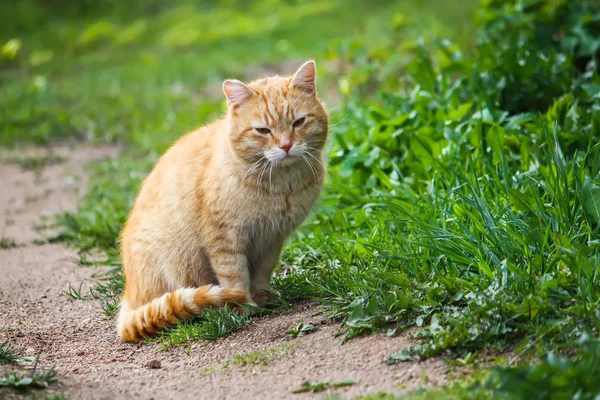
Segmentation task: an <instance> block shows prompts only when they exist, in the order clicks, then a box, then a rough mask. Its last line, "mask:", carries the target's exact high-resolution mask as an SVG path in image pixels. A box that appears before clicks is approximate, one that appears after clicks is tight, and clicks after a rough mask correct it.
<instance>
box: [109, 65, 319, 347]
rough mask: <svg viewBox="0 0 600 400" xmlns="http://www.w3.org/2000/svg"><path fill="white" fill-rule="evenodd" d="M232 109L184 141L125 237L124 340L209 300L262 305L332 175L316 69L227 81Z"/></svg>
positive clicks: (160, 170)
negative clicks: (288, 242) (286, 250)
mask: <svg viewBox="0 0 600 400" xmlns="http://www.w3.org/2000/svg"><path fill="white" fill-rule="evenodd" d="M223 90H224V92H225V95H226V97H227V102H228V112H227V115H226V116H225V117H224V118H223V119H220V120H218V121H215V122H213V123H212V124H210V125H207V126H204V127H202V128H200V129H198V130H196V131H194V132H191V133H189V134H188V135H186V136H184V137H182V138H181V139H179V140H178V141H177V142H176V143H175V144H174V145H173V146H172V147H171V148H170V149H169V150H168V151H167V152H166V153H165V154H164V155H163V156H162V157H161V158H160V160H159V161H158V163H157V164H156V166H155V167H154V169H153V170H152V172H151V173H150V174H149V175H148V177H147V178H146V180H145V181H144V183H143V185H142V188H141V190H140V192H139V194H138V197H137V200H136V202H135V205H134V207H133V209H132V211H131V213H130V215H129V218H128V220H127V223H126V225H125V228H124V229H123V232H122V235H121V255H122V259H123V267H124V272H125V293H124V295H123V298H122V300H121V311H120V315H119V320H118V328H117V330H118V333H119V336H120V337H121V338H122V339H123V340H126V341H133V342H136V341H140V340H142V339H143V338H146V337H150V336H152V335H154V334H155V333H157V332H158V331H160V330H161V329H163V328H164V327H166V326H170V325H174V324H176V323H177V322H179V321H182V320H185V319H188V318H192V317H194V316H196V315H198V314H200V313H201V312H202V310H203V309H204V308H206V307H208V306H221V305H224V304H227V303H234V302H248V303H251V304H263V303H265V302H267V301H269V300H270V295H269V294H268V292H267V291H268V290H269V282H270V276H271V272H272V271H273V268H274V267H275V265H276V263H277V260H278V258H279V254H280V252H281V249H282V246H283V243H284V241H285V239H286V238H287V237H288V236H289V234H290V233H291V232H292V231H293V230H294V229H295V228H296V227H298V225H300V223H302V221H303V220H304V219H305V218H306V216H307V215H308V213H309V211H310V209H311V208H312V206H313V204H314V202H315V201H316V199H317V197H318V195H319V193H320V191H321V189H322V186H323V181H324V179H325V173H326V170H325V160H324V155H323V146H324V144H325V142H326V140H327V128H328V116H327V112H326V111H325V108H324V107H323V105H322V104H321V102H320V101H319V100H318V98H317V96H316V86H315V64H314V62H313V61H309V62H307V63H305V64H304V65H302V66H301V67H300V68H299V69H298V71H297V72H296V73H295V75H293V76H291V77H279V76H274V77H270V78H266V79H261V80H257V81H254V82H252V83H250V84H248V85H245V84H243V83H242V82H240V81H236V80H227V81H225V82H224V83H223Z"/></svg>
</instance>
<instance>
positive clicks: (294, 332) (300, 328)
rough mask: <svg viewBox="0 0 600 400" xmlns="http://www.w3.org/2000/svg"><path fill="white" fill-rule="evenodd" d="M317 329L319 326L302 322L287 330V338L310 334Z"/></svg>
mask: <svg viewBox="0 0 600 400" xmlns="http://www.w3.org/2000/svg"><path fill="white" fill-rule="evenodd" d="M316 330H317V327H316V326H314V325H313V324H310V323H309V324H304V322H300V323H299V324H298V325H297V326H296V327H295V328H292V329H289V330H287V331H285V334H286V338H288V339H291V338H297V337H299V336H304V335H308V334H309V333H313V332H315V331H316Z"/></svg>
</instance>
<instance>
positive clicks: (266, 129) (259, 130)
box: [254, 128, 271, 135]
mask: <svg viewBox="0 0 600 400" xmlns="http://www.w3.org/2000/svg"><path fill="white" fill-rule="evenodd" d="M254 129H256V132H258V133H261V134H263V135H269V134H271V130H270V129H269V128H254Z"/></svg>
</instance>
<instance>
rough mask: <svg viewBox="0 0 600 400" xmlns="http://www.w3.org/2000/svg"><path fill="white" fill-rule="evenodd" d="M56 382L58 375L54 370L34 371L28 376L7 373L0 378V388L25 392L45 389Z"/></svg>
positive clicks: (19, 373) (18, 373)
mask: <svg viewBox="0 0 600 400" xmlns="http://www.w3.org/2000/svg"><path fill="white" fill-rule="evenodd" d="M57 382H58V374H57V372H56V371H55V370H54V369H49V370H46V371H39V370H34V371H33V372H32V373H31V374H29V376H27V374H24V373H21V372H8V373H7V374H6V375H4V376H3V377H1V378H0V387H5V388H11V389H15V390H19V391H26V390H29V389H46V388H48V387H49V386H50V385H51V384H54V383H57Z"/></svg>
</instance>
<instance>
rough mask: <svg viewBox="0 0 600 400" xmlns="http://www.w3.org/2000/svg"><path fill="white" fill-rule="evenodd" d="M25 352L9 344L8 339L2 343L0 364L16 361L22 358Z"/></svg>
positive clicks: (0, 344)
mask: <svg viewBox="0 0 600 400" xmlns="http://www.w3.org/2000/svg"><path fill="white" fill-rule="evenodd" d="M22 356H23V353H22V352H21V351H20V350H18V349H15V348H12V347H10V346H9V345H8V339H7V340H5V341H4V342H2V343H0V364H8V363H16V362H18V361H19V360H21V358H22Z"/></svg>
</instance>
